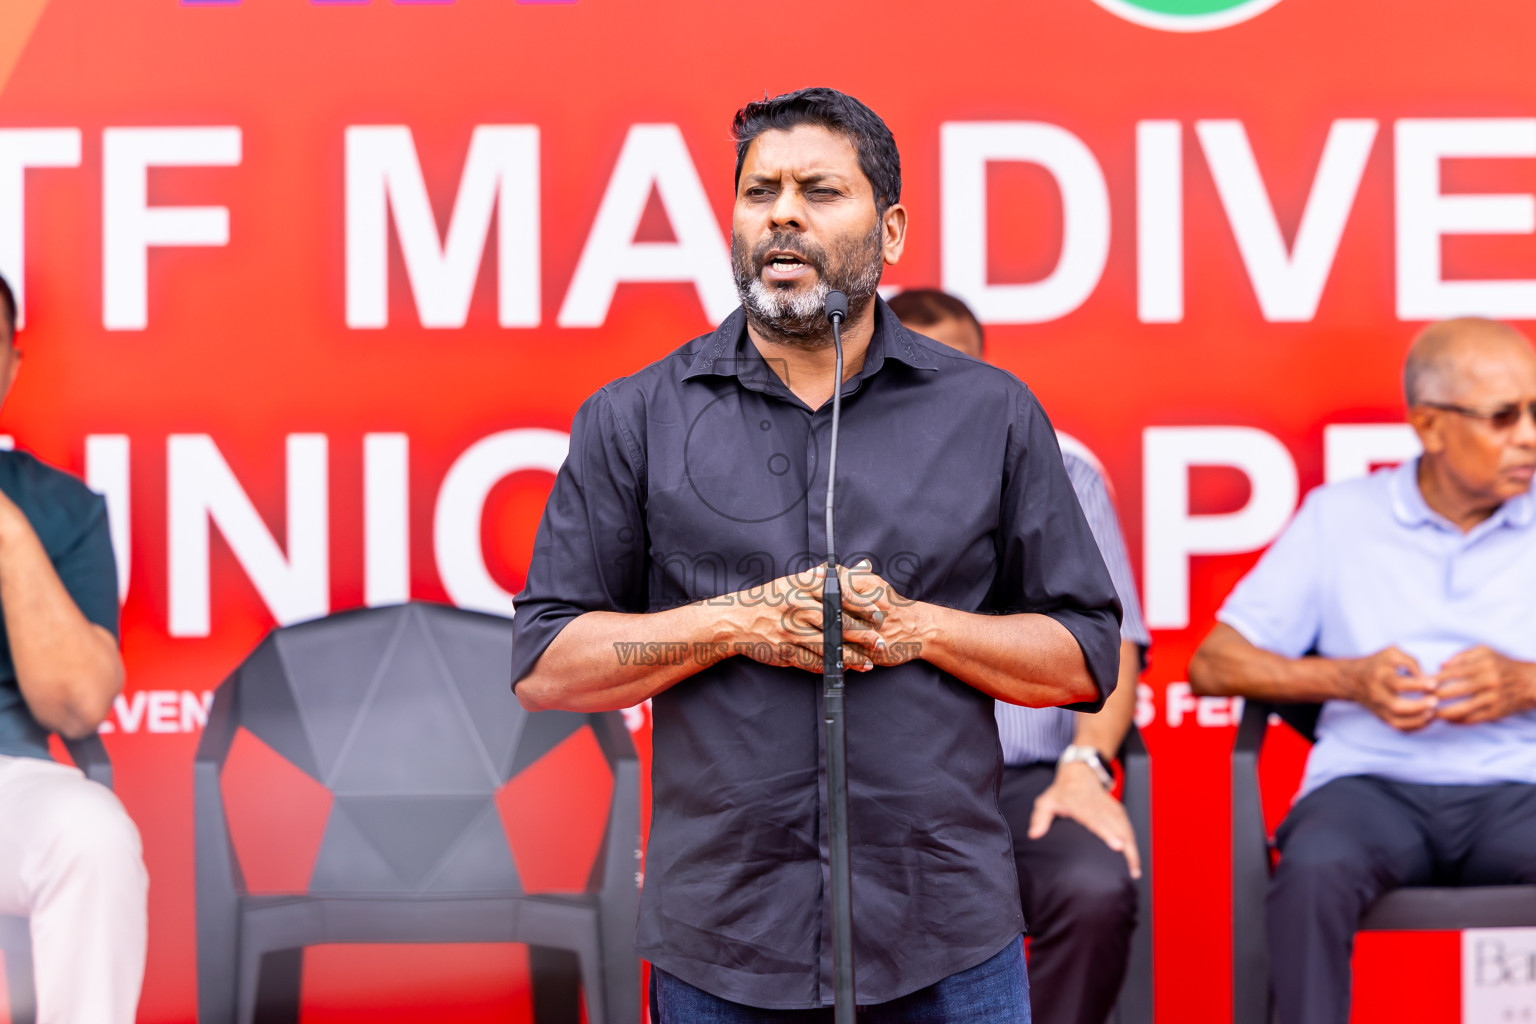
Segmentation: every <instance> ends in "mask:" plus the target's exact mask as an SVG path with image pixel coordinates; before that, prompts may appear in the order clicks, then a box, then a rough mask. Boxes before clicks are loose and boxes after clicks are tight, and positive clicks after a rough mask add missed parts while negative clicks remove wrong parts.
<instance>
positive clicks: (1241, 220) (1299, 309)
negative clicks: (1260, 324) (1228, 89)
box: [1195, 118, 1377, 323]
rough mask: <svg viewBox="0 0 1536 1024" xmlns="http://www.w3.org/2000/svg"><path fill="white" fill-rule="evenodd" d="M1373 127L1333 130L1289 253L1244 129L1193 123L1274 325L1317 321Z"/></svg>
mask: <svg viewBox="0 0 1536 1024" xmlns="http://www.w3.org/2000/svg"><path fill="white" fill-rule="evenodd" d="M1376 127H1377V126H1376V122H1375V121H1370V120H1363V119H1351V118H1341V119H1340V120H1337V121H1335V122H1333V127H1332V128H1330V129H1329V130H1328V141H1327V142H1326V143H1325V144H1324V146H1323V156H1322V160H1321V162H1319V164H1318V165H1317V176H1316V177H1315V178H1314V179H1313V181H1312V191H1311V192H1310V193H1309V194H1308V196H1307V204H1306V206H1305V207H1304V208H1303V209H1302V214H1301V223H1300V225H1299V226H1298V227H1297V229H1296V244H1295V245H1294V246H1293V247H1292V248H1291V251H1290V252H1286V248H1285V236H1284V235H1283V234H1281V232H1280V225H1279V223H1278V222H1277V221H1276V219H1275V207H1274V204H1273V203H1272V202H1270V198H1269V193H1268V192H1267V191H1266V190H1265V187H1264V179H1263V177H1262V176H1261V175H1260V173H1259V165H1258V162H1257V161H1256V160H1255V159H1254V156H1253V147H1252V146H1251V145H1250V144H1249V142H1248V133H1247V131H1246V130H1245V129H1244V128H1243V124H1242V122H1241V121H1197V122H1196V123H1195V133H1196V134H1197V135H1199V137H1200V145H1201V147H1202V148H1203V149H1204V150H1205V160H1206V163H1208V164H1209V165H1210V168H1211V177H1212V178H1214V179H1215V181H1216V192H1217V194H1218V195H1220V196H1221V205H1222V207H1223V208H1224V209H1225V210H1226V211H1227V221H1228V222H1229V223H1230V224H1231V225H1232V234H1233V236H1234V237H1235V238H1236V239H1237V249H1238V252H1240V253H1241V254H1242V257H1243V265H1244V266H1245V267H1247V268H1248V279H1249V280H1250V281H1252V282H1253V290H1254V293H1255V294H1256V295H1257V296H1258V299H1259V308H1260V310H1262V311H1263V313H1264V319H1266V320H1268V321H1270V322H1271V323H1305V322H1307V321H1309V320H1311V319H1312V318H1313V316H1315V315H1316V314H1317V304H1318V302H1319V300H1321V299H1322V296H1323V286H1324V285H1325V284H1326V283H1327V282H1328V272H1329V271H1330V270H1332V269H1333V258H1334V256H1336V255H1337V254H1338V251H1339V239H1341V238H1342V237H1343V236H1344V225H1345V224H1346V223H1347V222H1348V221H1349V211H1350V210H1351V209H1352V208H1353V207H1354V205H1355V195H1356V193H1358V192H1359V191H1360V179H1361V178H1362V177H1363V176H1364V175H1365V164H1366V161H1368V160H1369V159H1370V156H1371V145H1372V144H1373V143H1374V142H1375V140H1376Z"/></svg>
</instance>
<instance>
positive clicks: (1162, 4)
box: [1126, 0, 1247, 15]
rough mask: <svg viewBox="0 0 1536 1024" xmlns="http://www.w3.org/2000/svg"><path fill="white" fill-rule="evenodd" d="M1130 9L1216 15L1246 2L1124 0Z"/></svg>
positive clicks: (1245, 0)
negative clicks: (1138, 8)
mask: <svg viewBox="0 0 1536 1024" xmlns="http://www.w3.org/2000/svg"><path fill="white" fill-rule="evenodd" d="M1126 2H1127V3H1129V4H1130V5H1131V6H1132V7H1140V8H1141V9H1142V10H1144V11H1152V12H1153V13H1154V14H1173V15H1181V14H1182V15H1192V14H1216V13H1217V12H1219V11H1230V10H1232V9H1233V8H1234V7H1241V6H1243V4H1245V3H1247V0H1126Z"/></svg>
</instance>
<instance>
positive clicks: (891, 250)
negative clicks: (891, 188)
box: [880, 203, 907, 267]
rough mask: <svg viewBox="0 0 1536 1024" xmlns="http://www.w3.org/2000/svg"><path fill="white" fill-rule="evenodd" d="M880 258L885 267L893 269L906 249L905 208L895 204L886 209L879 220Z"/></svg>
mask: <svg viewBox="0 0 1536 1024" xmlns="http://www.w3.org/2000/svg"><path fill="white" fill-rule="evenodd" d="M880 238H881V243H882V245H881V256H882V257H884V259H885V262H886V265H887V266H892V267H894V266H895V265H896V264H897V263H898V262H900V260H901V253H902V250H904V249H905V248H906V247H907V208H906V207H905V206H902V205H901V204H900V203H896V204H894V205H892V206H890V207H887V208H886V211H885V214H884V215H883V216H882V217H881V218H880Z"/></svg>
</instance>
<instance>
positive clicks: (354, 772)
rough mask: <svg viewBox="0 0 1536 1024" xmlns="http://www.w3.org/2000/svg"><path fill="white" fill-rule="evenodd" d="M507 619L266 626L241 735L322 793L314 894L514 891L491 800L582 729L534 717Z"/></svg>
mask: <svg viewBox="0 0 1536 1024" xmlns="http://www.w3.org/2000/svg"><path fill="white" fill-rule="evenodd" d="M511 664H512V624H511V622H510V621H509V620H507V619H503V618H500V617H497V616H492V615H482V614H479V613H476V612H467V611H463V610H460V609H457V608H451V607H448V606H445V605H430V604H421V603H413V604H406V605H397V606H392V607H387V608H370V609H360V610H357V611H353V612H344V613H341V614H338V615H332V616H329V617H327V618H325V619H320V620H317V621H314V622H309V623H301V624H298V625H294V626H288V627H285V628H282V629H278V630H275V631H273V632H272V633H271V634H270V635H269V636H268V637H267V639H266V640H264V641H263V642H262V643H261V645H260V646H259V647H257V649H256V650H255V651H253V652H252V653H251V655H250V657H248V658H247V659H246V661H245V662H244V663H243V664H242V665H241V666H240V668H239V669H237V670H236V672H235V673H234V675H233V676H232V677H231V679H230V682H231V683H234V684H235V686H236V687H237V694H238V698H237V703H236V708H235V715H236V719H237V722H238V724H240V725H243V726H244V727H245V728H246V729H248V730H250V731H251V732H252V733H254V734H255V735H256V736H257V737H258V738H260V739H261V740H262V742H264V743H266V744H267V745H268V746H269V747H271V748H272V749H273V750H275V751H276V752H277V753H279V754H281V755H282V756H283V757H284V758H286V759H287V760H288V761H289V762H291V763H292V764H293V765H294V766H295V767H297V768H299V769H300V770H301V771H303V772H305V773H306V774H308V775H309V776H311V777H312V778H314V779H315V780H316V781H318V782H320V783H321V784H322V785H324V786H325V787H326V788H327V789H329V790H330V791H331V794H332V796H333V802H332V806H331V812H330V818H329V819H328V820H327V822H326V828H325V834H324V837H323V839H322V840H321V844H320V851H319V854H318V856H317V857H316V860H315V867H314V872H313V874H312V875H311V878H310V884H309V891H310V892H312V893H316V894H321V893H325V894H338V893H357V894H362V893H401V894H404V893H421V894H423V895H425V894H429V893H430V894H437V895H441V894H446V893H471V892H501V893H517V892H521V890H522V886H521V883H520V882H519V880H518V875H517V868H516V866H515V865H514V863H513V860H512V855H511V849H510V847H509V845H508V842H507V836H506V833H505V831H504V830H503V828H502V824H501V818H500V816H499V814H498V813H497V809H496V804H495V799H494V797H495V794H496V791H497V789H499V788H500V787H501V786H502V785H503V784H504V783H506V782H507V781H508V780H509V779H510V778H511V777H512V776H513V775H514V774H516V773H517V772H519V771H521V770H522V769H523V768H524V767H526V766H527V765H529V764H531V763H532V762H533V761H535V760H537V759H538V757H539V756H540V755H542V754H543V753H545V752H547V751H548V750H549V749H551V748H552V747H553V746H555V745H556V744H557V743H559V742H560V740H562V739H564V738H565V737H566V736H569V735H570V734H571V733H573V732H575V731H576V729H579V728H580V727H581V726H582V725H583V724H585V718H584V716H582V715H579V714H571V713H559V712H555V713H551V712H543V713H541V714H539V715H537V716H530V715H529V714H528V713H527V712H525V711H524V710H523V709H522V707H521V706H520V705H519V704H518V702H517V699H516V697H514V696H513V694H512V691H511V688H510V671H511Z"/></svg>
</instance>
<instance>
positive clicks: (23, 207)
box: [0, 128, 80, 330]
mask: <svg viewBox="0 0 1536 1024" xmlns="http://www.w3.org/2000/svg"><path fill="white" fill-rule="evenodd" d="M79 166H80V129H78V128H6V129H0V277H4V278H5V279H6V280H7V281H9V282H10V285H11V291H13V292H15V293H16V327H17V329H18V330H19V329H20V328H22V327H25V326H26V325H27V257H26V250H27V230H26V223H27V199H26V196H27V189H26V171H27V168H28V167H79Z"/></svg>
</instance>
